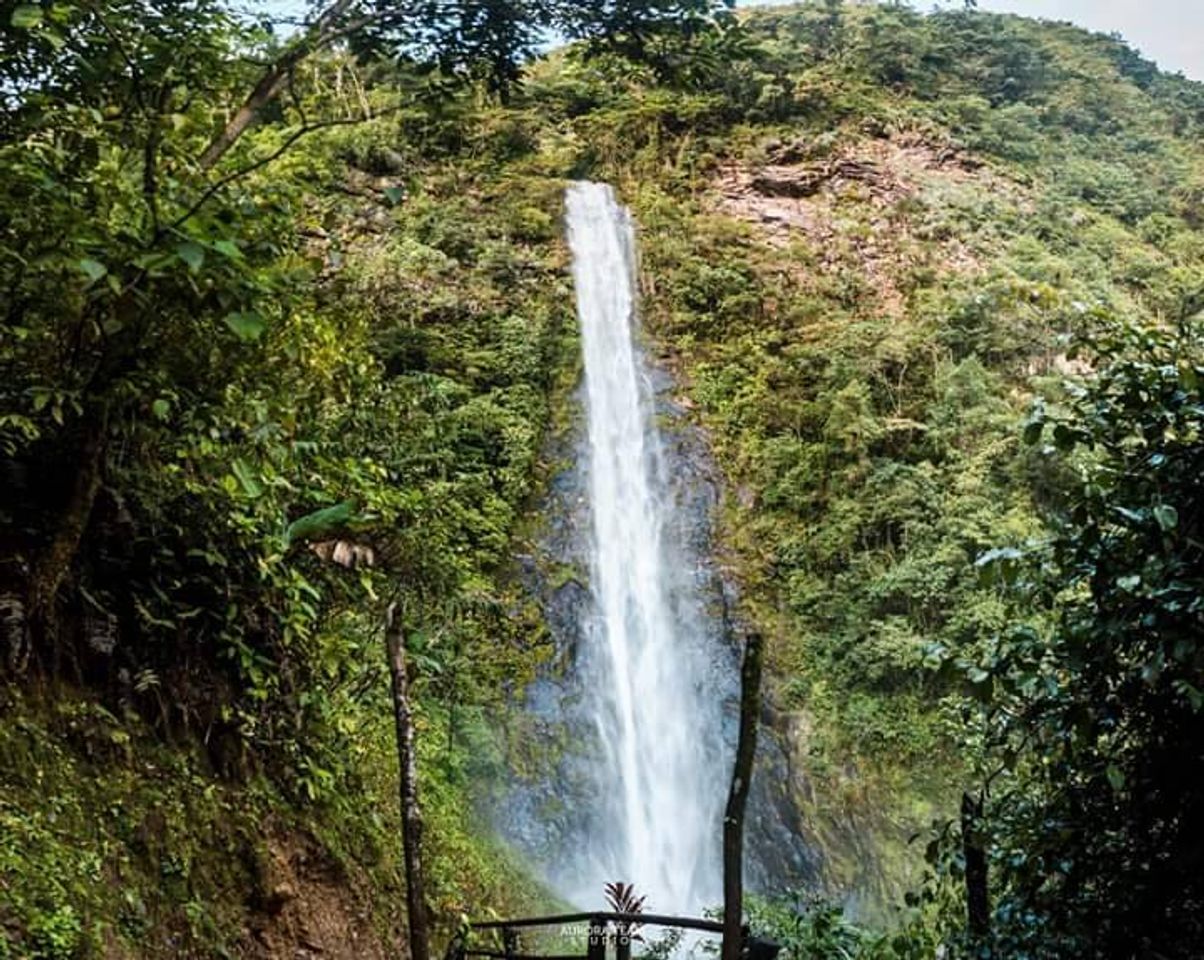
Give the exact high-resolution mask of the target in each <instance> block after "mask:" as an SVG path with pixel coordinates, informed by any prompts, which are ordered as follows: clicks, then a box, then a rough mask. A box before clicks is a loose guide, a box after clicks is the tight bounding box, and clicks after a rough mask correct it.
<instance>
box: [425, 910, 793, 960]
mask: <svg viewBox="0 0 1204 960" xmlns="http://www.w3.org/2000/svg"><path fill="white" fill-rule="evenodd" d="M575 923H580V924H589V939H588V947H587V949H586V952H585V953H582V954H524V953H520V952H519V944H520V941H519V934H518V932H519V931H520V930H529V929H532V928H535V927H563V926H568V925H570V924H575ZM637 927H668V928H671V929H678V930H695V931H698V932H701V933H714V934H722V933H723V924H722V923H721V922H720V921H718V920H703V919H700V918H698V917H670V916H665V915H663V914H659V913H599V912H592V913H562V914H556V915H554V916H550V917H523V918H519V919H515V920H482V921H478V922H476V923H470V924H468V926H467V928H466V929H464V930H463V931H461V932H460V933H459V934H457V935H456V936H455V937H454V938H453V939H452V942H451V943H450V944H448V948H447V953H446V955H445V960H466V958H470V957H482V958H485V960H606V947H607V944H611V943H613V944H614V947H615V960H631V942H632V939H633V931H634V929H635V928H637ZM473 933H500V934H501V937H502V949H500V950H498V949H487V948H483V947H474V946H472V945H471V944H470V937H471V934H473ZM740 935H741V941H742V943H741V946H742V950H741V952H742V954H744V955H745V956H746V957H747V958H748V960H773V958H774V956H775V955H776V953H777V945H776V944H770V943H768V942H767V941H764V940H758V939H757V938H755V937H750V936H749V932H748V927H747V926H743V927H741V928H740Z"/></svg>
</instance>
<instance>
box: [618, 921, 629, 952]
mask: <svg viewBox="0 0 1204 960" xmlns="http://www.w3.org/2000/svg"><path fill="white" fill-rule="evenodd" d="M615 960H631V924H629V923H620V924H616V927H615Z"/></svg>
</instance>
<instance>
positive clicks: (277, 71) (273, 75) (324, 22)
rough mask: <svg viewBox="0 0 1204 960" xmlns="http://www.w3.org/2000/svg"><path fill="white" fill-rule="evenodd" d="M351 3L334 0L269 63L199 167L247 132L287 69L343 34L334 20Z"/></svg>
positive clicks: (205, 166)
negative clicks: (297, 38) (334, 0)
mask: <svg viewBox="0 0 1204 960" xmlns="http://www.w3.org/2000/svg"><path fill="white" fill-rule="evenodd" d="M354 3H355V0H336V2H335V3H333V4H331V5H330V6H329V7H327V8H326V10H324V11H323V12H322V13H321V15H319V16H318V18H317V20H315V21H314V24H313V26H312V27H311V28H310V29H309V30H308V31H307V32H306V34H305V36H304V37H302V38H301V39H300V40H299V41H298V42H297V43H295V44H294V45H293V46H292V47H290V48H289V49H287V50H286V51H285V52H284V53H283V54H282V55H281V56H280V57H279V58H278V59H277V60H276V61H275V62H274V63H273V64H272V65H271V66H270V67H268V69H267V71H266V72H265V73H264V75H263V76H262V77H260V78H259V82H258V83H257V84H255V88H254V89H253V90H252V91H251V93H250V94H249V95H248V96H247V99H246V100H244V101H243V103H242V106H240V107H239V108H238V110H236V111H235V113H234V116H232V117H231V118H230V120H229V121H228V122H227V123H226V125H225V127H223V128H222V130H221V132H219V133H218V135H217V136H216V137H214V138H213V139H212V140H211V141H210V142H209V145H208V146H207V147H206V148H205V150H204V151H203V152H202V153H201V156H200V159H199V160H198V164H199V165H200V168H201V169H202V170H211V169H213V167H214V166H216V165H217V162H218V161H219V160H221V158H222V157H224V156H225V155H226V151H228V150H229V149H230V148H231V147H232V146H234V144H235V143H237V142H238V138H239V137H241V136H242V135H243V134H244V133H246V131H247V128H248V127H250V126H251V124H252V123H254V122H255V118H256V117H257V116H259V113H260V111H261V110H263V108H264V107H266V106H267V105H268V104H269V103H271V102H272V101H273V100H275V99H276V98H277V97H278V96H280V92H281V91H282V90H283V89H284V86H285V83H286V81H287V79H288V75H289V73H290V72H291V71H292V69H293V68H294V67H295V66H296V65H297V64H299V63H300V62H301V61H302V60H304V59H305V58H306V57H308V56H309V55H310V54H312V53H314V52H315V51H316V50H319V49H321V48H322V47H324V46H326V45H327V44H328V43H331V42H332V41H333V40H334V39H336V38H337V37H339V36H342V35H343V30H345V29H346V28H342V29H338V28H336V24H337V23H338V22H339V19H340V18H341V17H342V16H343V15H344V14H345V13H347V11H348V10H350V9H351V7H352V6H353V4H354Z"/></svg>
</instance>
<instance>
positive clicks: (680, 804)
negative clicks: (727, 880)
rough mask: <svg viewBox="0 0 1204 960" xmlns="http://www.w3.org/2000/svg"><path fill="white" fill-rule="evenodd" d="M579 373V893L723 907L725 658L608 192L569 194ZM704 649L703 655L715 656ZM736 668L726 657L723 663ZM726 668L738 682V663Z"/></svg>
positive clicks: (590, 898) (627, 239)
mask: <svg viewBox="0 0 1204 960" xmlns="http://www.w3.org/2000/svg"><path fill="white" fill-rule="evenodd" d="M566 213H567V224H568V237H569V245H570V247H571V250H572V258H573V279H574V282H575V289H576V300H577V315H578V320H579V323H580V333H581V343H582V351H583V354H584V362H585V390H584V393H585V406H586V413H587V422H588V447H587V450H588V454H587V461H586V465H585V470H586V478H587V491H588V501H589V515H590V530H591V537H590V542H589V545H588V554H589V556H588V566H589V578H590V579H589V592H590V597H591V603H590V605H589V606H590V608H591V609H589V610H588V612H587V615H586V618H585V619H586V622H585V623H584V624H583V625H582V629H581V641H580V644H579V650H578V653H577V659H578V661H579V662H578V664H577V669H578V671H579V675H580V678H581V681H582V682H581V683H580V693H579V696H580V698H581V709H582V711H583V713H584V715H585V716H586V717H588V718H589V720H590V721H592V731H589V730H588V729H587V730H586V731H584V732H585V733H586V734H587V735H588V734H590V733H592V735H593V736H595V737H596V743H594V744H591V745H590V751H589V752H590V754H591V759H590V761H589V765H588V767H587V768H586V770H587V772H586V777H587V778H588V779H589V780H591V781H592V783H591V789H588V790H585V791H582V793H581V794H580V797H581V799H580V802H583V803H585V804H587V805H588V806H589V809H588V810H586V811H585V812H584V813H585V816H586V820H587V822H588V830H587V831H584V832H583V834H582V835H581V836H580V837H579V838H578V842H579V843H580V844H581V845H582V846H583V848H584V849H582V850H580V851H578V852H577V857H576V858H575V863H576V866H575V869H576V870H578V876H577V878H576V881H577V887H576V889H565V890H562V892H563V893H564V894H565V895H566V896H568V897H569V898H570V899H572V900H576V901H578V902H579V903H581V905H582V906H588V907H594V906H597V905H598V900H599V898H600V896H601V891H602V887H603V884H604V883H606V882H608V881H614V880H622V881H625V882H630V883H634V884H635V886H636V888H637V890H638V891H639V892H640V893H642V894H646V895H647V897H648V909H650V910H655V911H657V912H685V913H697V912H698V911H700V910H701V909H702V908H704V907H707V906H713V905H715V904H717V903H718V902H719V901H720V900H721V898H722V893H721V867H720V864H721V855H720V854H721V847H720V838H721V816H722V804H723V799H724V797H725V794H726V787H727V781H728V776H729V773H730V770H729V767H730V749H729V748H728V746H727V745H726V744H725V739H726V738H725V737H724V732H723V699H724V696H725V692H724V691H723V690H722V689H721V686H722V682H721V680H720V679H719V678H717V677H716V676H715V674H716V672H717V670H719V669H720V668H719V667H718V666H717V663H718V661H720V660H723V659H724V656H723V654H722V652H720V651H717V650H715V649H714V647H715V639H714V636H713V631H712V633H711V635H710V636H709V637H708V636H705V635H704V634H705V633H706V631H704V630H702V629H700V625H701V621H702V617H703V611H702V610H701V609H699V607H700V602H699V601H698V600H697V598H696V597H693V596H692V595H691V594H692V591H691V589H690V584H691V574H692V569H693V567H694V565H695V564H696V558H692V557H689V556H687V555H685V552H684V551H683V550H682V549H681V543H680V538H679V537H675V536H674V535H673V530H674V526H675V520H676V517H675V509H676V505H675V501H674V495H673V483H672V477H670V476H667V469H666V461H665V457H664V455H663V450H662V438H661V436H660V435H659V433H658V429H657V423H656V416H655V413H656V411H655V402H654V399H655V398H654V396H653V388H652V383H651V373H650V370H649V369H648V367H647V365H646V363H645V361H644V358H643V356H642V353H641V351H640V349H639V346H638V322H639V319H638V310H637V294H636V248H635V234H634V230H633V227H632V222H631V217H630V215H629V214H628V212H627V210H626V209H625V208H624V207H623V206H621V205H620V204H619V203H618V202H617V201H616V199H615V197H614V194H613V192H612V190H611V188H610V187H609V186H606V185H603V184H596V183H584V182H583V183H576V184H573V185H572V186H570V188H569V190H568V194H567V198H566ZM708 647H709V648H710V649H708ZM729 659H730V658H729ZM723 672H725V673H727V674H728V675H729V676H730V662H729V663H727V669H724V670H723Z"/></svg>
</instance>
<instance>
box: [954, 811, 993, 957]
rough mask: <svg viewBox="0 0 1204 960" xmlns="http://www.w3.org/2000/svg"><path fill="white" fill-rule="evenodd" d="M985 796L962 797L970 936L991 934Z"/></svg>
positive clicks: (963, 844) (967, 919) (967, 916)
mask: <svg viewBox="0 0 1204 960" xmlns="http://www.w3.org/2000/svg"><path fill="white" fill-rule="evenodd" d="M982 812H983V803H982V796H981V795H980V796H979V797H978V798H977V799H975V798H974V797H972V796H970V794H968V793H963V794H962V817H961V820H962V855H963V856H964V857H965V860H966V921H967V923H968V925H969V928H970V933H971V935H972V936H974V937H978V938H982V937H985V936H986V935H987V934H988V933H990V932H991V899H990V894H989V892H988V887H987V851H986V848H985V847H984V846H983V842H982V829H981V823H982Z"/></svg>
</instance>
